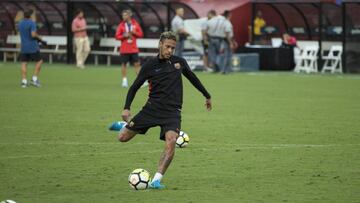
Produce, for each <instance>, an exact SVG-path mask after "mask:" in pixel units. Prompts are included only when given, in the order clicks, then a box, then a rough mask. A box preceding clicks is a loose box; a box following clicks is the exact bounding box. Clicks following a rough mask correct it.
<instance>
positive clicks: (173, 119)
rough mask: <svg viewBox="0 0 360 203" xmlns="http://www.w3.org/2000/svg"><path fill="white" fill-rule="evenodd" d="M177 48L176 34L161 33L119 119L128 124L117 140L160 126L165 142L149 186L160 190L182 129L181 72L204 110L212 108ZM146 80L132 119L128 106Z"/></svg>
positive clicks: (129, 93) (131, 89) (205, 93)
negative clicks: (143, 97)
mask: <svg viewBox="0 0 360 203" xmlns="http://www.w3.org/2000/svg"><path fill="white" fill-rule="evenodd" d="M175 47H176V36H175V35H174V34H173V33H172V32H164V33H162V34H161V35H160V41H159V54H158V56H157V57H154V58H152V59H150V60H148V61H147V62H146V63H145V64H144V65H143V66H142V68H141V70H140V73H139V74H138V76H137V78H136V80H135V81H134V83H133V84H132V86H131V87H130V89H129V91H128V93H127V97H126V103H125V106H124V110H123V112H122V118H123V119H124V120H125V121H127V122H128V124H127V125H126V126H125V127H124V128H122V130H121V131H120V133H119V141H120V142H127V141H129V140H131V139H132V138H133V137H134V136H135V135H136V134H138V133H139V134H145V133H146V131H147V130H148V129H149V128H151V127H155V126H160V127H161V132H160V139H161V140H164V141H165V149H164V152H163V153H162V154H161V157H160V161H159V164H158V171H157V173H156V174H155V176H154V178H153V180H152V182H151V183H150V188H153V189H162V188H164V187H165V186H164V185H162V184H161V178H162V176H163V175H164V174H165V172H166V170H167V168H168V167H169V165H170V163H171V161H172V159H173V157H174V153H175V144H176V139H177V137H178V136H179V131H180V128H181V108H182V102H183V101H182V98H183V86H182V77H181V74H183V75H184V76H185V77H186V78H187V79H188V80H189V81H190V82H191V84H192V85H194V86H195V87H196V88H197V89H198V90H199V91H200V92H201V93H202V94H203V96H204V97H205V98H206V100H205V105H206V108H207V110H211V107H212V105H211V97H210V94H209V93H208V92H207V91H206V89H205V87H204V86H203V85H202V84H201V82H200V80H199V79H198V78H197V77H196V75H195V74H194V73H193V72H192V71H191V70H190V68H189V65H188V64H187V62H186V61H185V59H183V58H180V57H177V56H173V54H174V51H175ZM145 80H148V81H149V98H148V100H147V102H146V104H145V106H144V107H143V108H142V110H141V111H140V112H139V113H138V114H137V115H135V117H133V118H131V119H130V117H131V114H130V106H131V103H132V101H133V99H134V97H135V94H136V92H137V90H138V89H139V88H140V86H141V85H142V84H143V82H144V81H145Z"/></svg>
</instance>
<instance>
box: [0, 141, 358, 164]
mask: <svg viewBox="0 0 360 203" xmlns="http://www.w3.org/2000/svg"><path fill="white" fill-rule="evenodd" d="M4 144H5V143H1V145H4ZM9 144H10V143H9ZM12 144H22V145H24V144H30V145H34V144H39V145H42V144H45V143H12ZM46 144H49V143H46ZM53 144H55V145H113V143H76V142H67V143H53ZM115 144H118V145H121V144H119V143H115ZM136 144H151V143H141V142H139V143H136ZM204 145H205V144H196V146H204ZM196 146H195V147H191V148H189V149H190V150H187V149H180V150H184V152H187V151H188V152H194V151H231V152H233V151H234V150H235V151H236V150H246V149H265V150H266V149H289V148H290V149H291V148H316V149H320V148H329V147H330V148H331V147H351V146H356V147H357V146H360V144H323V145H319V144H317V145H315V144H225V145H224V144H221V146H222V147H209V146H211V145H206V146H208V147H207V148H203V147H196ZM229 147H230V148H229ZM161 151H162V148H159V149H158V150H146V151H136V152H129V151H122V152H100V153H99V152H96V153H91V152H90V153H68V154H40V155H20V156H4V157H1V156H0V160H7V159H25V158H53V157H65V156H67V157H69V156H70V157H72V156H99V155H124V154H125V155H130V154H141V153H160V152H161Z"/></svg>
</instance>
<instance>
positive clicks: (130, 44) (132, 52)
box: [115, 10, 144, 87]
mask: <svg viewBox="0 0 360 203" xmlns="http://www.w3.org/2000/svg"><path fill="white" fill-rule="evenodd" d="M131 15H132V13H131V11H130V10H124V11H123V12H122V18H123V21H121V22H120V24H119V26H118V27H117V30H116V34H115V38H116V39H117V40H120V41H121V46H120V49H119V51H120V55H121V74H122V86H123V87H128V82H127V78H126V64H127V63H128V62H129V63H132V64H133V65H134V67H135V72H136V74H138V73H139V71H140V60H139V49H138V47H137V44H136V39H137V38H141V37H143V35H144V34H143V31H142V29H141V27H140V25H139V23H138V22H136V20H135V19H133V18H132V17H131Z"/></svg>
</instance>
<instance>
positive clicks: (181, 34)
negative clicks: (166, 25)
mask: <svg viewBox="0 0 360 203" xmlns="http://www.w3.org/2000/svg"><path fill="white" fill-rule="evenodd" d="M184 14H185V12H184V9H183V8H177V9H176V15H175V17H174V18H173V19H172V21H171V30H172V31H173V32H174V33H175V35H176V38H177V43H176V48H175V54H174V55H175V56H179V57H182V53H183V51H184V44H185V40H186V38H187V37H188V36H189V33H188V32H187V31H186V30H185V26H184V20H183V18H184Z"/></svg>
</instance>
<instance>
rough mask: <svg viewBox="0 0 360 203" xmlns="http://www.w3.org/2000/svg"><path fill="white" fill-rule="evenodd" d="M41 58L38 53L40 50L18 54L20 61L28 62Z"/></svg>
mask: <svg viewBox="0 0 360 203" xmlns="http://www.w3.org/2000/svg"><path fill="white" fill-rule="evenodd" d="M41 60H42V58H41V55H40V52H36V53H31V54H28V53H21V54H20V61H21V62H29V61H36V62H38V61H41Z"/></svg>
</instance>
